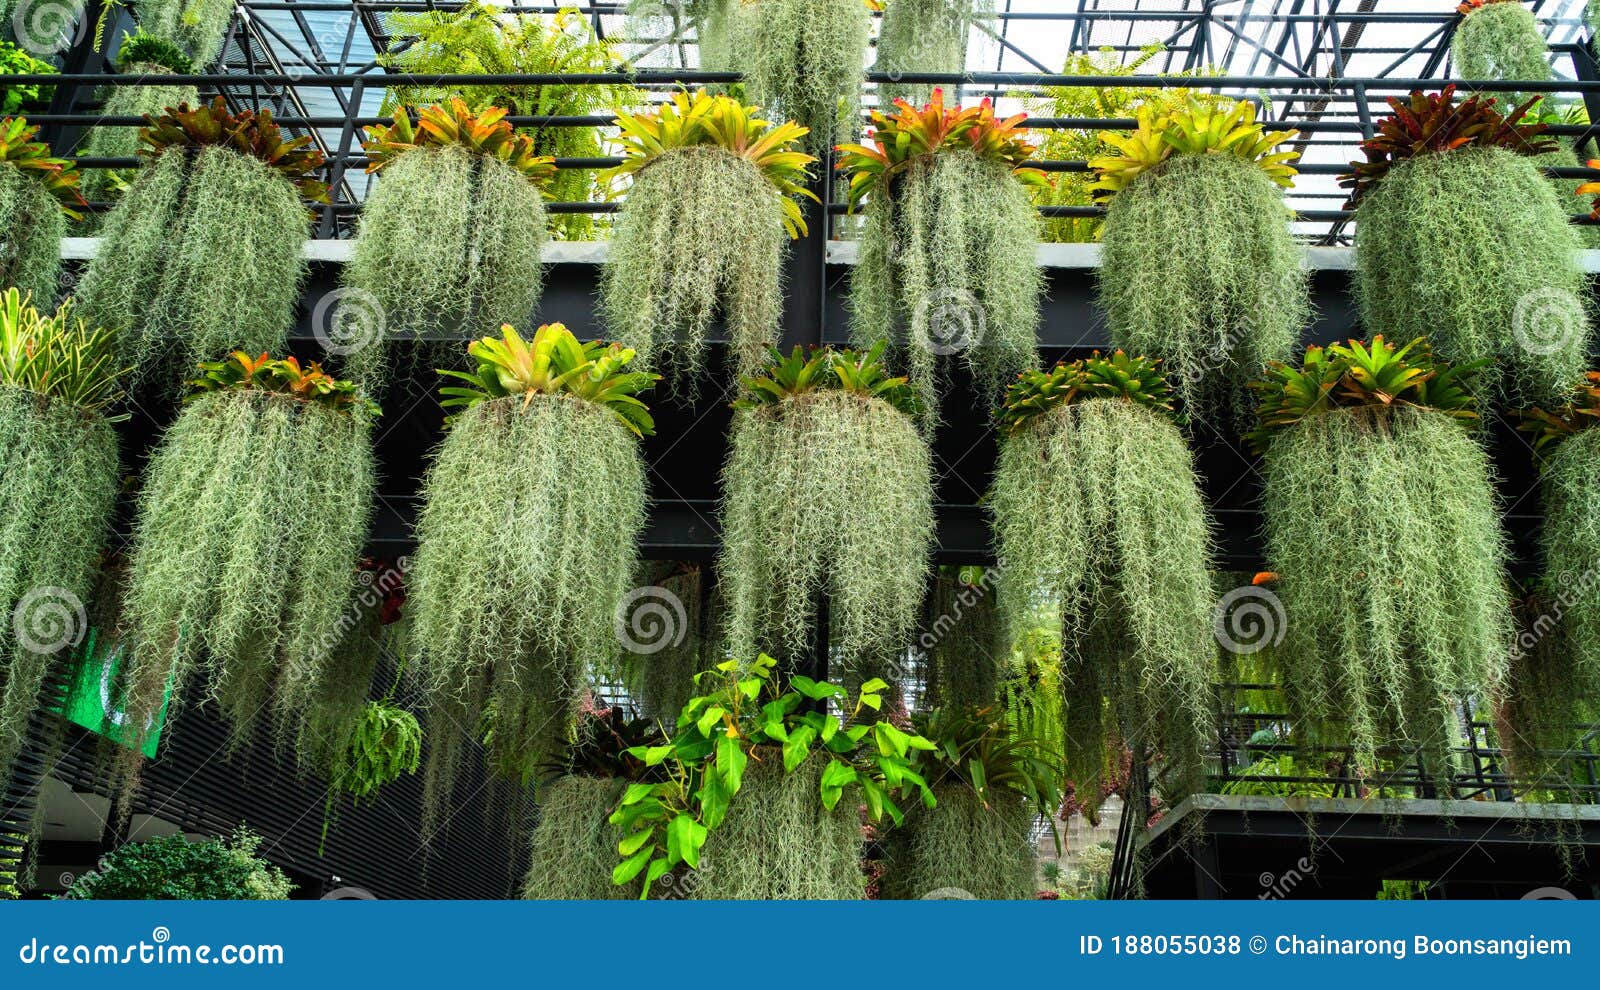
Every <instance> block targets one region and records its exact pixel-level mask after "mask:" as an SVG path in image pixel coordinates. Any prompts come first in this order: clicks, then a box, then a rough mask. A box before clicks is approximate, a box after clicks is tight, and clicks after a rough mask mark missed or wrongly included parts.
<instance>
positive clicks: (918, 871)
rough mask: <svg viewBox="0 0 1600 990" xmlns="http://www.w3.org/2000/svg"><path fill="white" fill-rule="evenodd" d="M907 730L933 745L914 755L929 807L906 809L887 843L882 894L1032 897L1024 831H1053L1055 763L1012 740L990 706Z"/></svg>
mask: <svg viewBox="0 0 1600 990" xmlns="http://www.w3.org/2000/svg"><path fill="white" fill-rule="evenodd" d="M912 725H913V726H914V727H915V730H916V732H917V733H918V734H919V735H921V736H923V737H924V738H926V739H928V740H929V741H931V742H932V743H933V744H934V748H933V749H930V750H922V751H918V752H917V753H916V754H915V755H916V758H917V759H916V767H917V770H918V771H919V772H920V773H921V775H922V776H923V777H924V778H925V779H926V780H927V783H928V786H929V788H930V789H932V791H933V793H934V796H935V797H936V798H937V804H935V805H934V806H933V807H931V808H926V809H913V810H912V812H911V813H910V814H908V815H907V818H906V822H905V827H904V828H903V829H900V830H896V831H894V832H891V833H890V834H889V839H888V843H887V845H888V848H887V850H886V855H885V857H884V858H885V861H886V864H887V867H886V869H885V871H884V878H883V884H884V895H885V896H887V897H893V898H900V899H914V898H920V897H923V896H925V895H927V894H929V893H931V892H933V891H937V890H945V889H949V888H952V887H954V888H959V889H961V890H965V891H967V892H968V893H970V894H971V895H972V896H974V897H976V898H978V899H980V900H1026V899H1028V898H1031V897H1033V896H1034V891H1035V884H1034V865H1035V857H1036V855H1037V851H1036V848H1035V845H1034V841H1033V825H1034V822H1035V821H1036V820H1037V819H1038V818H1039V817H1041V816H1042V817H1043V818H1044V820H1045V821H1046V822H1047V823H1049V825H1050V828H1051V831H1052V833H1054V831H1055V815H1056V812H1057V811H1058V810H1059V809H1060V807H1061V797H1062V795H1061V789H1062V783H1063V782H1064V781H1065V780H1066V773H1065V770H1064V768H1063V767H1062V765H1061V758H1060V756H1059V755H1057V754H1055V753H1052V752H1051V751H1050V749H1049V747H1047V746H1045V745H1044V744H1043V743H1042V742H1041V741H1040V740H1037V739H1033V738H1028V737H1020V736H1018V735H1017V734H1016V733H1015V732H1013V730H1012V728H1011V727H1010V726H1009V725H1008V724H1007V721H1006V716H1005V712H1004V711H1003V710H1001V709H1000V708H998V707H996V706H988V707H982V708H963V707H955V708H944V709H936V710H934V711H932V712H930V713H928V714H924V715H916V716H913V718H912ZM1056 843H1057V847H1058V848H1059V846H1060V837H1059V836H1056Z"/></svg>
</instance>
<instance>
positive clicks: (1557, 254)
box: [1355, 147, 1589, 404]
mask: <svg viewBox="0 0 1600 990" xmlns="http://www.w3.org/2000/svg"><path fill="white" fill-rule="evenodd" d="M1571 212H1572V210H1571V208H1570V204H1568V203H1566V202H1563V201H1562V199H1561V197H1560V196H1558V194H1557V191H1556V189H1555V187H1554V186H1553V185H1552V184H1551V183H1550V182H1549V181H1547V180H1546V179H1545V178H1544V176H1543V175H1542V174H1541V173H1540V172H1539V168H1538V165H1537V163H1535V162H1534V161H1532V160H1530V159H1528V158H1526V157H1524V156H1520V155H1517V154H1514V153H1512V152H1510V151H1507V150H1505V149H1503V148H1485V147H1467V148H1461V149H1458V150H1456V151H1449V152H1444V153H1430V154H1423V155H1420V156H1418V157H1415V158H1411V159H1408V160H1404V161H1401V162H1399V163H1398V164H1396V165H1395V166H1394V168H1393V169H1392V170H1391V171H1390V172H1389V174H1388V175H1387V176H1385V177H1384V178H1383V180H1382V181H1381V182H1378V183H1377V185H1376V187H1375V188H1373V189H1372V190H1371V191H1370V192H1368V193H1367V194H1366V195H1365V196H1363V197H1362V199H1361V201H1360V204H1359V206H1358V207H1357V208H1356V226H1357V233H1356V278H1355V292H1356V299H1357V302H1358V304H1359V306H1360V309H1361V320H1362V323H1363V324H1364V325H1365V326H1368V327H1372V328H1374V329H1376V330H1380V331H1382V332H1383V333H1384V334H1385V335H1387V336H1390V337H1392V338H1393V339H1396V340H1409V339H1411V338H1413V337H1420V336H1427V337H1429V338H1430V339H1431V340H1432V342H1433V344H1434V347H1435V349H1436V350H1437V351H1438V353H1439V355H1440V357H1442V358H1445V359H1447V360H1450V361H1454V362H1456V363H1466V362H1469V361H1477V360H1480V359H1483V358H1496V359H1498V360H1497V361H1496V364H1495V365H1494V366H1491V367H1490V368H1488V369H1487V370H1486V372H1485V374H1486V377H1487V378H1488V379H1489V380H1488V381H1486V386H1487V387H1490V388H1491V389H1495V388H1497V389H1499V390H1500V391H1501V392H1502V393H1503V394H1505V395H1506V396H1508V397H1509V398H1510V399H1511V400H1512V401H1514V402H1516V403H1518V404H1521V403H1534V402H1543V401H1547V400H1551V399H1562V398H1565V397H1566V395H1567V392H1568V391H1569V390H1570V389H1571V387H1572V386H1573V385H1574V384H1575V383H1576V382H1577V381H1579V380H1580V379H1581V378H1582V377H1583V371H1584V368H1585V367H1586V366H1587V362H1588V342H1589V313H1588V306H1587V304H1586V302H1585V299H1586V297H1587V290H1586V289H1585V287H1584V286H1585V282H1584V275H1583V272H1582V270H1581V269H1580V267H1579V265H1578V254H1577V252H1578V251H1579V249H1580V248H1581V247H1582V239H1581V237H1580V235H1579V234H1578V232H1577V231H1576V229H1575V228H1574V227H1573V226H1572V225H1571V224H1570V223H1569V222H1568V214H1569V213H1571ZM1502 366H1503V369H1504V371H1503V373H1502V371H1501V367H1502Z"/></svg>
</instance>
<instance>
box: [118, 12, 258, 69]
mask: <svg viewBox="0 0 1600 990" xmlns="http://www.w3.org/2000/svg"><path fill="white" fill-rule="evenodd" d="M233 8H234V2H233V0H138V2H137V5H136V9H137V10H138V12H139V26H140V27H141V28H144V29H146V30H148V31H149V32H150V33H151V34H153V35H155V36H156V37H158V38H161V39H164V40H166V41H168V42H171V43H172V44H174V45H176V46H177V47H178V48H180V49H182V50H183V52H184V53H185V54H187V55H188V56H189V57H190V58H191V59H193V60H194V63H195V64H196V65H199V66H209V65H210V64H211V62H212V60H213V59H215V58H216V57H217V55H218V54H219V53H220V52H221V51H222V40H223V37H224V36H225V35H226V34H227V33H228V22H229V21H231V20H233Z"/></svg>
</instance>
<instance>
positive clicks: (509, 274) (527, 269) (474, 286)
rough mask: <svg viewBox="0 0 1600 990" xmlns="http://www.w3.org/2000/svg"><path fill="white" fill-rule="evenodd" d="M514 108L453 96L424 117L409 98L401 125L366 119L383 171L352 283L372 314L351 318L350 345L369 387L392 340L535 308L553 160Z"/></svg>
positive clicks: (513, 319) (491, 322) (350, 365)
mask: <svg viewBox="0 0 1600 990" xmlns="http://www.w3.org/2000/svg"><path fill="white" fill-rule="evenodd" d="M505 115H506V112H505V111H504V110H501V109H499V108H490V109H487V110H484V111H482V112H481V113H477V114H474V113H472V112H471V111H469V110H468V109H467V105H466V104H465V103H463V102H462V101H461V100H456V99H453V100H450V101H449V103H448V104H447V105H445V106H434V107H427V108H425V109H423V110H422V111H421V113H420V115H419V117H420V119H419V120H418V121H417V123H416V124H413V123H412V121H411V118H410V116H408V111H407V110H406V109H405V108H404V107H402V108H401V109H400V110H398V111H397V112H396V113H395V116H394V124H393V125H392V126H382V125H375V126H372V127H368V128H367V135H368V137H367V140H366V142H365V143H364V145H363V147H364V148H365V149H366V152H367V171H368V172H369V173H378V172H381V173H382V178H381V179H380V180H379V182H378V184H377V186H376V188H375V189H374V190H373V191H372V193H371V195H369V196H368V197H367V200H366V202H365V203H364V204H363V205H362V208H361V221H360V226H359V228H358V231H357V233H358V237H357V239H356V246H355V252H354V254H353V255H352V256H351V259H350V264H348V265H347V266H345V270H344V286H345V288H346V289H347V290H350V291H353V292H355V293H357V294H358V297H359V299H360V304H359V305H358V306H356V310H357V311H358V312H359V313H360V319H361V320H363V321H373V322H372V323H371V324H370V325H363V326H355V327H349V328H346V329H347V330H348V332H350V333H351V334H352V336H353V338H354V339H352V340H350V341H348V342H344V348H343V349H345V350H347V351H348V352H349V353H348V356H347V358H346V362H345V363H346V367H347V370H349V371H350V372H351V373H352V374H353V375H354V376H355V377H358V378H360V379H361V380H362V381H363V383H364V384H366V385H367V386H368V387H369V388H372V387H375V386H377V385H378V384H380V377H381V376H382V375H383V373H384V371H385V366H386V362H385V361H384V357H385V355H386V351H387V348H386V347H384V346H382V345H383V344H384V343H385V342H386V341H390V340H407V339H412V340H415V339H418V338H421V337H424V336H428V335H434V336H439V335H446V336H448V335H450V334H453V333H455V332H458V331H459V330H460V328H462V327H483V326H498V325H499V324H502V323H521V324H524V325H526V324H527V322H528V321H529V320H531V319H532V318H533V315H534V310H535V307H537V306H538V304H539V295H540V292H541V290H542V288H543V281H544V279H543V260H542V258H541V252H542V251H543V249H544V244H545V242H546V241H548V240H549V234H548V231H547V226H546V222H545V210H544V198H543V195H542V193H541V189H542V188H543V187H544V186H545V185H546V184H547V183H548V182H549V181H550V179H551V177H553V176H554V175H555V171H556V170H555V164H554V162H555V159H553V158H549V157H541V156H538V155H535V154H534V146H533V139H532V138H530V137H527V136H525V135H519V134H516V133H515V132H514V131H513V130H512V129H511V125H510V124H508V123H506V122H505V121H504V120H503V119H502V118H504V117H505Z"/></svg>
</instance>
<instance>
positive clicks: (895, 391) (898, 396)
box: [733, 340, 922, 419]
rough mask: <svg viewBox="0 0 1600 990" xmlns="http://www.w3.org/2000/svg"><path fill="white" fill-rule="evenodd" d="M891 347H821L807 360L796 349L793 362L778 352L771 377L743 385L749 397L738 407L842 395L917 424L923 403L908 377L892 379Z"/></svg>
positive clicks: (773, 358) (763, 376)
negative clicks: (873, 402) (877, 404)
mask: <svg viewBox="0 0 1600 990" xmlns="http://www.w3.org/2000/svg"><path fill="white" fill-rule="evenodd" d="M886 347H887V343H886V342H885V341H881V340H880V341H878V342H877V343H876V344H874V345H873V346H872V348H871V350H867V351H856V350H851V349H850V348H840V349H838V350H835V349H833V348H831V347H819V348H812V349H811V352H810V353H809V354H807V353H806V352H805V351H804V350H802V348H801V347H800V345H798V344H796V345H795V348H794V350H793V351H791V352H790V353H789V354H788V355H787V356H785V355H784V354H783V352H782V351H780V350H778V349H777V348H772V350H771V352H770V357H769V360H768V363H767V367H766V368H765V373H764V374H759V375H753V376H751V377H748V378H746V379H744V380H743V382H742V386H743V391H742V392H741V393H740V395H739V397H738V398H737V399H735V400H734V402H733V407H734V408H735V409H756V408H760V407H762V406H773V405H777V404H778V403H780V402H782V401H783V400H784V399H789V398H793V397H795V396H799V395H805V394H806V393H808V392H814V391H818V390H820V389H839V390H841V391H844V392H851V393H854V394H856V395H863V396H866V397H868V398H873V399H882V400H883V401H885V402H887V403H888V404H889V405H891V406H893V407H894V408H896V409H898V410H900V411H901V412H903V413H905V414H906V415H907V416H910V417H912V418H913V419H915V418H916V417H917V416H919V415H921V412H922V402H921V400H920V399H918V398H917V393H916V390H915V389H914V388H912V386H911V384H910V383H909V381H908V380H907V379H906V378H905V377H904V376H900V377H893V376H890V374H889V373H888V370H887V369H886V368H885V366H884V364H883V352H884V350H885V349H886Z"/></svg>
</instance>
